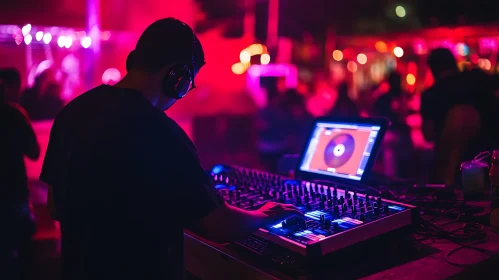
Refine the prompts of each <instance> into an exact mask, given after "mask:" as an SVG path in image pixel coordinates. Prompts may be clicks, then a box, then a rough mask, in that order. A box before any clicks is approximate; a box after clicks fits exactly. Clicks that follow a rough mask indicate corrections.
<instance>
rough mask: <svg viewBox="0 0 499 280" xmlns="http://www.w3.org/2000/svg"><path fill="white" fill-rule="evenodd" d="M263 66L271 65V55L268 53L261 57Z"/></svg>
mask: <svg viewBox="0 0 499 280" xmlns="http://www.w3.org/2000/svg"><path fill="white" fill-rule="evenodd" d="M260 63H261V64H269V63H270V55H269V54H268V53H264V54H262V55H261V56H260Z"/></svg>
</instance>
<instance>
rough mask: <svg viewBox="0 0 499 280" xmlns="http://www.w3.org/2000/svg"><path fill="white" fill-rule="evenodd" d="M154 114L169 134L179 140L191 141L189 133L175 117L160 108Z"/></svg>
mask: <svg viewBox="0 0 499 280" xmlns="http://www.w3.org/2000/svg"><path fill="white" fill-rule="evenodd" d="M154 115H155V119H156V120H157V121H158V122H159V123H160V124H161V126H162V129H163V130H162V131H164V132H165V133H167V134H168V135H169V136H173V137H174V139H176V140H178V141H182V142H184V141H187V142H191V140H190V138H189V136H187V133H186V132H185V131H184V129H183V128H182V127H181V126H180V125H179V124H178V123H177V122H176V121H175V120H174V119H172V118H170V117H169V116H168V115H166V114H165V113H164V112H161V111H159V110H158V111H157V112H155V114H154Z"/></svg>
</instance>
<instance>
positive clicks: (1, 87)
mask: <svg viewBox="0 0 499 280" xmlns="http://www.w3.org/2000/svg"><path fill="white" fill-rule="evenodd" d="M20 91H21V75H20V74H19V71H18V70H17V69H16V68H13V67H11V68H4V69H1V70H0V101H1V100H8V101H11V102H16V101H17V99H18V98H19V93H20Z"/></svg>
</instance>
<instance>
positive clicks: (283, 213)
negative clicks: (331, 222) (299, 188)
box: [194, 202, 303, 243]
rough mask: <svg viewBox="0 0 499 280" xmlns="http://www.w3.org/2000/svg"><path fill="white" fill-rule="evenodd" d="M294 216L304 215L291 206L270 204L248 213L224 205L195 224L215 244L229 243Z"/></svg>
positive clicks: (195, 227)
mask: <svg viewBox="0 0 499 280" xmlns="http://www.w3.org/2000/svg"><path fill="white" fill-rule="evenodd" d="M293 215H298V216H301V215H303V214H302V213H301V212H300V211H299V210H298V209H296V207H295V206H293V205H291V204H279V203H274V202H269V203H267V204H265V205H264V206H262V208H260V209H258V210H255V211H246V210H243V209H239V208H236V207H234V206H231V205H228V204H226V203H223V204H221V205H219V206H218V207H217V208H216V209H215V210H213V211H212V212H211V213H209V214H208V215H207V216H206V217H204V218H202V219H201V220H199V221H196V222H194V230H195V231H196V230H197V231H198V233H199V234H201V235H203V236H205V237H206V238H208V239H210V240H212V241H214V242H217V243H227V242H231V241H234V240H238V239H241V238H243V237H245V236H247V235H249V234H250V233H252V232H254V231H256V230H258V228H260V227H263V226H264V225H267V224H271V223H278V222H280V221H282V220H284V219H286V218H288V217H290V216H293Z"/></svg>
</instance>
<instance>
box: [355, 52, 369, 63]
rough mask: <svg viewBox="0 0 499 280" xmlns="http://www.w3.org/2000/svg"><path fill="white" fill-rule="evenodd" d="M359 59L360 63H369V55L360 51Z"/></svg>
mask: <svg viewBox="0 0 499 280" xmlns="http://www.w3.org/2000/svg"><path fill="white" fill-rule="evenodd" d="M357 61H358V62H359V63H360V64H366V63H367V55H365V54H363V53H359V54H358V55H357Z"/></svg>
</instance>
